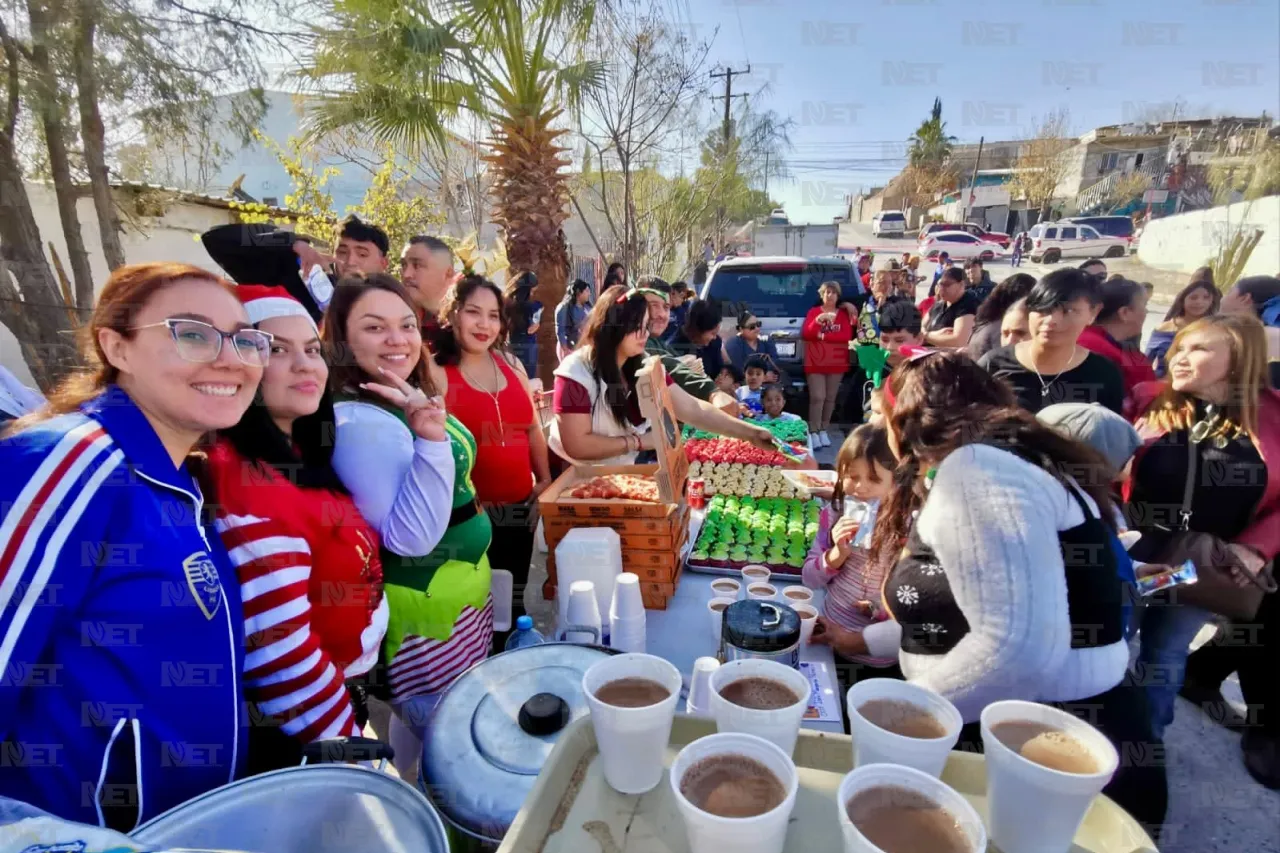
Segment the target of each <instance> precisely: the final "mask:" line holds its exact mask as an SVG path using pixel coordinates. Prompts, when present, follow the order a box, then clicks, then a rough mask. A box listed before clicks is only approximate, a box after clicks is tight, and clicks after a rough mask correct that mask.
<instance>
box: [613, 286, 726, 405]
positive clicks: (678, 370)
mask: <svg viewBox="0 0 1280 853" xmlns="http://www.w3.org/2000/svg"><path fill="white" fill-rule="evenodd" d="M635 290H636V292H638V293H643V294H644V298H645V301H646V302H648V303H649V340H648V341H647V342H646V343H645V345H644V352H645V355H656V356H661V357H662V366H663V367H664V368H666V371H667V375H669V376H670V377H671V381H672V382H674V383H675V384H676V385H679V386H680V387H681V388H683V389H684V390H685V391H687V392H689V393H690V394H692V395H693V396H694V397H697V398H698V399H699V400H706V401H708V402H710V403H711V404H712V405H713V406H715V407H716V408H719V409H722V410H727V409H732V411H733V412H734V413H735V414H736V413H737V406H738V402H737V400H734V399H733V398H732V397H730V396H729V395H728V394H725V393H724V392H723V391H719V390H717V388H716V381H715V377H714V376H707V375H706V374H705V373H703V372H702V371H700V370H695V369H694V367H693V366H691V365H690V364H689V363H687V362H686V361H682V360H681V359H680V357H679V356H678V355H677V354H676V352H675V351H674V350H673V349H671V347H670V346H669V345H668V344H667V343H666V342H665V341H663V340H662V336H663V335H664V334H665V333H666V331H667V326H668V325H670V323H671V301H670V300H671V285H670V284H668V283H667V282H665V281H663V280H662V279H661V278H658V277H657V276H656V275H649V276H643V277H641V278H640V280H639V281H638V282H637V283H636V287H635Z"/></svg>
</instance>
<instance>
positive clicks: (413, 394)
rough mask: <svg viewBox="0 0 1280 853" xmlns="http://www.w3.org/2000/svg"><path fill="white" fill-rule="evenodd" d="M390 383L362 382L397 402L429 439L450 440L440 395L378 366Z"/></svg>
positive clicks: (420, 433) (416, 432)
mask: <svg viewBox="0 0 1280 853" xmlns="http://www.w3.org/2000/svg"><path fill="white" fill-rule="evenodd" d="M378 372H379V373H381V374H382V376H383V378H385V379H386V380H387V381H388V382H389V383H391V384H390V385H383V384H381V383H378V382H362V383H360V387H361V388H363V389H364V390H366V391H370V392H372V393H374V394H377V395H378V396H379V397H381V398H382V399H384V400H386V401H387V402H388V403H391V404H392V405H394V406H399V407H400V408H401V409H403V410H404V415H405V419H406V420H407V421H408V422H409V429H411V430H413V434H414V435H416V436H418V437H419V438H422V439H426V440H427V441H448V440H449V437H448V435H447V434H446V433H445V429H444V422H445V414H446V413H445V409H444V400H442V399H441V398H439V397H428V396H427V395H426V392H424V391H423V390H422V389H420V388H414V387H413V386H412V385H410V384H409V383H408V382H405V381H404V380H403V379H401V378H400V377H399V376H396V375H395V374H394V373H391V372H389V371H387V370H383V369H382V368H381V367H380V368H378Z"/></svg>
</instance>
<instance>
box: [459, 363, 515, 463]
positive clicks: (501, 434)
mask: <svg viewBox="0 0 1280 853" xmlns="http://www.w3.org/2000/svg"><path fill="white" fill-rule="evenodd" d="M489 364H491V365H492V366H493V384H494V387H495V388H498V390H497V391H490V390H489V389H488V388H485V387H483V386H481V385H478V384H476V381H475V379H473V378H472V377H471V376H470V374H468V373H467V371H466V370H464V369H463V368H462V362H461V361H459V362H458V372H459V373H461V374H462V378H463V379H465V380H467V384H468V385H470V386H471V387H472V388H474V389H476V390H477V391H480V392H481V393H483V394H485V395H487V396H488V397H489V399H491V400H493V411H494V413H495V414H497V416H498V443H499V444H501V445H502V446H504V447H505V446H506V444H507V430H506V427H505V426H504V425H503V423H502V407H501V406H500V405H498V395H499V394H501V393H502V390H503V389H502V388H499V387H498V386H499V385H501V384H502V375H501V374H500V373H499V371H498V360H497V359H495V358H494V357H493V354H492V353H490V354H489ZM476 440H477V441H479V440H480V439H479V437H477V439H476Z"/></svg>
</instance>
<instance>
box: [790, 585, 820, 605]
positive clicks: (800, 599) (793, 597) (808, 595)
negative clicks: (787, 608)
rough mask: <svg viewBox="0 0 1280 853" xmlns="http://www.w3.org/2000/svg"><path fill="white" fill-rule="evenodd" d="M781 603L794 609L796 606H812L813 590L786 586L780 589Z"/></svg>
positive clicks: (805, 587) (804, 587)
mask: <svg viewBox="0 0 1280 853" xmlns="http://www.w3.org/2000/svg"><path fill="white" fill-rule="evenodd" d="M782 601H783V603H784V604H790V605H791V606H792V607H795V606H796V605H797V604H813V590H811V589H809V587H807V586H788V587H783V589H782Z"/></svg>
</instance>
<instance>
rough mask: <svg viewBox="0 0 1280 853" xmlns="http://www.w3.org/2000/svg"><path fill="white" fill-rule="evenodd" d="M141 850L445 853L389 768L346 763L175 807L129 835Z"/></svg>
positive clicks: (293, 771)
mask: <svg viewBox="0 0 1280 853" xmlns="http://www.w3.org/2000/svg"><path fill="white" fill-rule="evenodd" d="M129 837H130V838H132V839H133V840H134V841H137V842H138V843H139V844H144V845H146V849H148V850H163V849H165V848H169V849H173V848H181V849H187V850H197V849H198V850H220V851H232V850H250V851H255V853H350V851H352V850H361V851H368V853H399V851H405V850H412V851H414V853H448V851H449V841H448V838H447V836H446V834H445V827H444V822H443V821H441V820H440V815H438V814H437V813H436V810H435V809H434V808H432V807H431V803H429V802H427V799H426V798H425V797H423V796H422V794H420V793H419V792H418V791H416V790H414V789H413V788H412V787H410V786H409V785H407V784H405V783H404V782H401V781H400V780H399V779H398V778H396V777H395V776H392V775H391V774H389V773H380V772H378V771H377V770H372V769H369V768H365V767H360V766H356V765H349V764H318V765H311V766H306V767H289V768H286V769H284V770H275V771H272V772H270V773H263V774H261V775H259V776H250V777H249V778H247V779H242V780H240V781H238V782H232V783H231V784H230V785H224V786H223V787H221V788H215V789H214V790H212V791H209V792H207V793H204V794H201V795H200V796H198V797H195V798H193V799H190V800H188V801H187V802H185V803H183V804H182V805H179V806H175V807H174V808H172V809H170V810H169V811H167V812H165V813H164V814H162V815H159V816H157V817H155V818H152V819H151V820H150V821H148V822H147V823H145V824H143V825H142V826H140V827H139V828H138V829H136V830H134V831H133V832H132V833H130V834H129Z"/></svg>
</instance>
